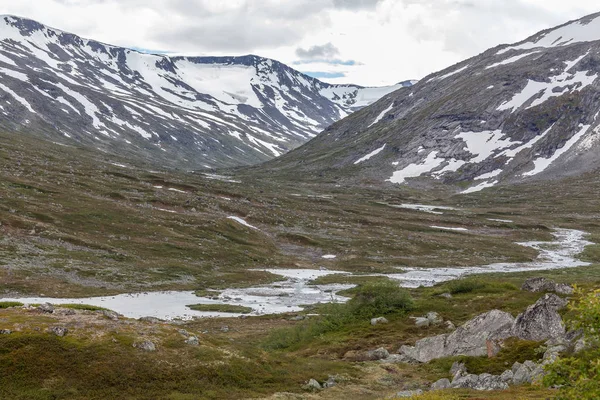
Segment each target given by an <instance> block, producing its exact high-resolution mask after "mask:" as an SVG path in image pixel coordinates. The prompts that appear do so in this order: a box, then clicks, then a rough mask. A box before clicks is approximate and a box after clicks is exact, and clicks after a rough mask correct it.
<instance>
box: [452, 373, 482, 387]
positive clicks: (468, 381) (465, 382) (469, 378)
mask: <svg viewBox="0 0 600 400" xmlns="http://www.w3.org/2000/svg"><path fill="white" fill-rule="evenodd" d="M478 381H479V376H478V375H474V374H469V375H465V376H461V377H460V378H457V379H454V380H453V381H452V385H451V386H452V388H453V389H473V388H475V386H476V385H477V382H478Z"/></svg>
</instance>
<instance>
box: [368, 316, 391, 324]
mask: <svg viewBox="0 0 600 400" xmlns="http://www.w3.org/2000/svg"><path fill="white" fill-rule="evenodd" d="M389 322H390V321H388V320H387V319H386V318H384V317H379V318H373V319H371V325H373V326H374V325H380V324H387V323H389Z"/></svg>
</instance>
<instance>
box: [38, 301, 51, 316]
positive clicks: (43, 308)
mask: <svg viewBox="0 0 600 400" xmlns="http://www.w3.org/2000/svg"><path fill="white" fill-rule="evenodd" d="M37 310H38V311H41V312H43V313H46V314H52V313H53V312H54V306H53V305H52V304H50V303H44V304H40V305H39V306H38V308H37Z"/></svg>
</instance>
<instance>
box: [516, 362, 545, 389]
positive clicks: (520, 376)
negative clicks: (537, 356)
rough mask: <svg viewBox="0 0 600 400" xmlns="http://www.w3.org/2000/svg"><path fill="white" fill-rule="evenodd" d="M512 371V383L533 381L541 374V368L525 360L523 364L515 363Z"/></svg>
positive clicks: (519, 383)
mask: <svg viewBox="0 0 600 400" xmlns="http://www.w3.org/2000/svg"><path fill="white" fill-rule="evenodd" d="M512 372H513V373H514V376H513V380H512V383H513V384H514V385H523V384H525V383H533V382H534V381H535V380H536V379H539V377H540V376H542V375H543V373H544V370H543V368H542V367H541V366H540V365H538V364H536V363H534V362H533V361H529V360H528V361H525V362H524V363H523V364H520V363H515V365H513V369H512Z"/></svg>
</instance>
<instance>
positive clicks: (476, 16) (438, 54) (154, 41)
mask: <svg viewBox="0 0 600 400" xmlns="http://www.w3.org/2000/svg"><path fill="white" fill-rule="evenodd" d="M596 11H600V6H598V5H597V2H596V1H589V0H579V1H577V2H576V4H574V2H564V1H562V0H560V1H559V0H227V1H224V0H19V1H15V0H0V13H2V14H16V15H20V16H23V17H28V18H32V19H35V20H38V21H39V22H42V23H44V24H47V25H50V26H53V27H56V28H60V29H63V30H65V31H69V32H73V33H76V34H79V35H81V36H84V37H88V38H93V39H97V40H100V41H103V42H107V43H111V44H116V45H121V46H129V47H137V48H146V49H156V50H161V51H171V52H174V53H185V54H190V55H242V54H250V53H254V54H259V55H263V56H266V57H272V58H275V59H278V60H280V61H283V62H285V63H287V64H293V63H294V61H297V60H298V59H299V57H298V55H297V49H308V51H310V50H311V49H312V48H314V49H317V50H318V49H319V46H323V44H330V45H331V47H330V49H336V50H337V52H335V58H336V59H339V60H355V61H356V64H355V65H329V66H328V65H326V64H325V65H323V61H324V60H322V59H318V57H316V60H315V64H314V65H311V64H306V65H305V64H303V65H296V67H297V68H301V69H302V70H305V71H317V70H315V68H320V69H318V70H320V71H323V72H336V73H339V74H338V75H344V77H343V78H335V79H329V80H330V81H335V82H340V83H341V82H352V83H358V84H362V85H381V84H391V83H395V82H398V81H402V80H405V79H413V78H417V79H418V78H422V77H424V76H425V75H427V74H429V73H431V72H434V71H436V70H440V69H442V68H445V67H447V66H449V65H452V64H454V63H456V62H458V61H461V60H462V59H464V58H467V57H470V56H473V55H476V54H478V53H480V52H482V51H484V50H486V49H487V48H489V47H493V46H495V45H498V44H501V43H512V42H516V41H520V40H522V39H525V38H526V37H528V36H530V35H532V34H534V33H536V32H537V31H539V30H542V29H545V28H549V27H552V26H555V25H558V24H561V23H563V22H566V21H567V20H570V19H575V18H579V17H581V16H584V15H586V14H590V13H593V12H596Z"/></svg>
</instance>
